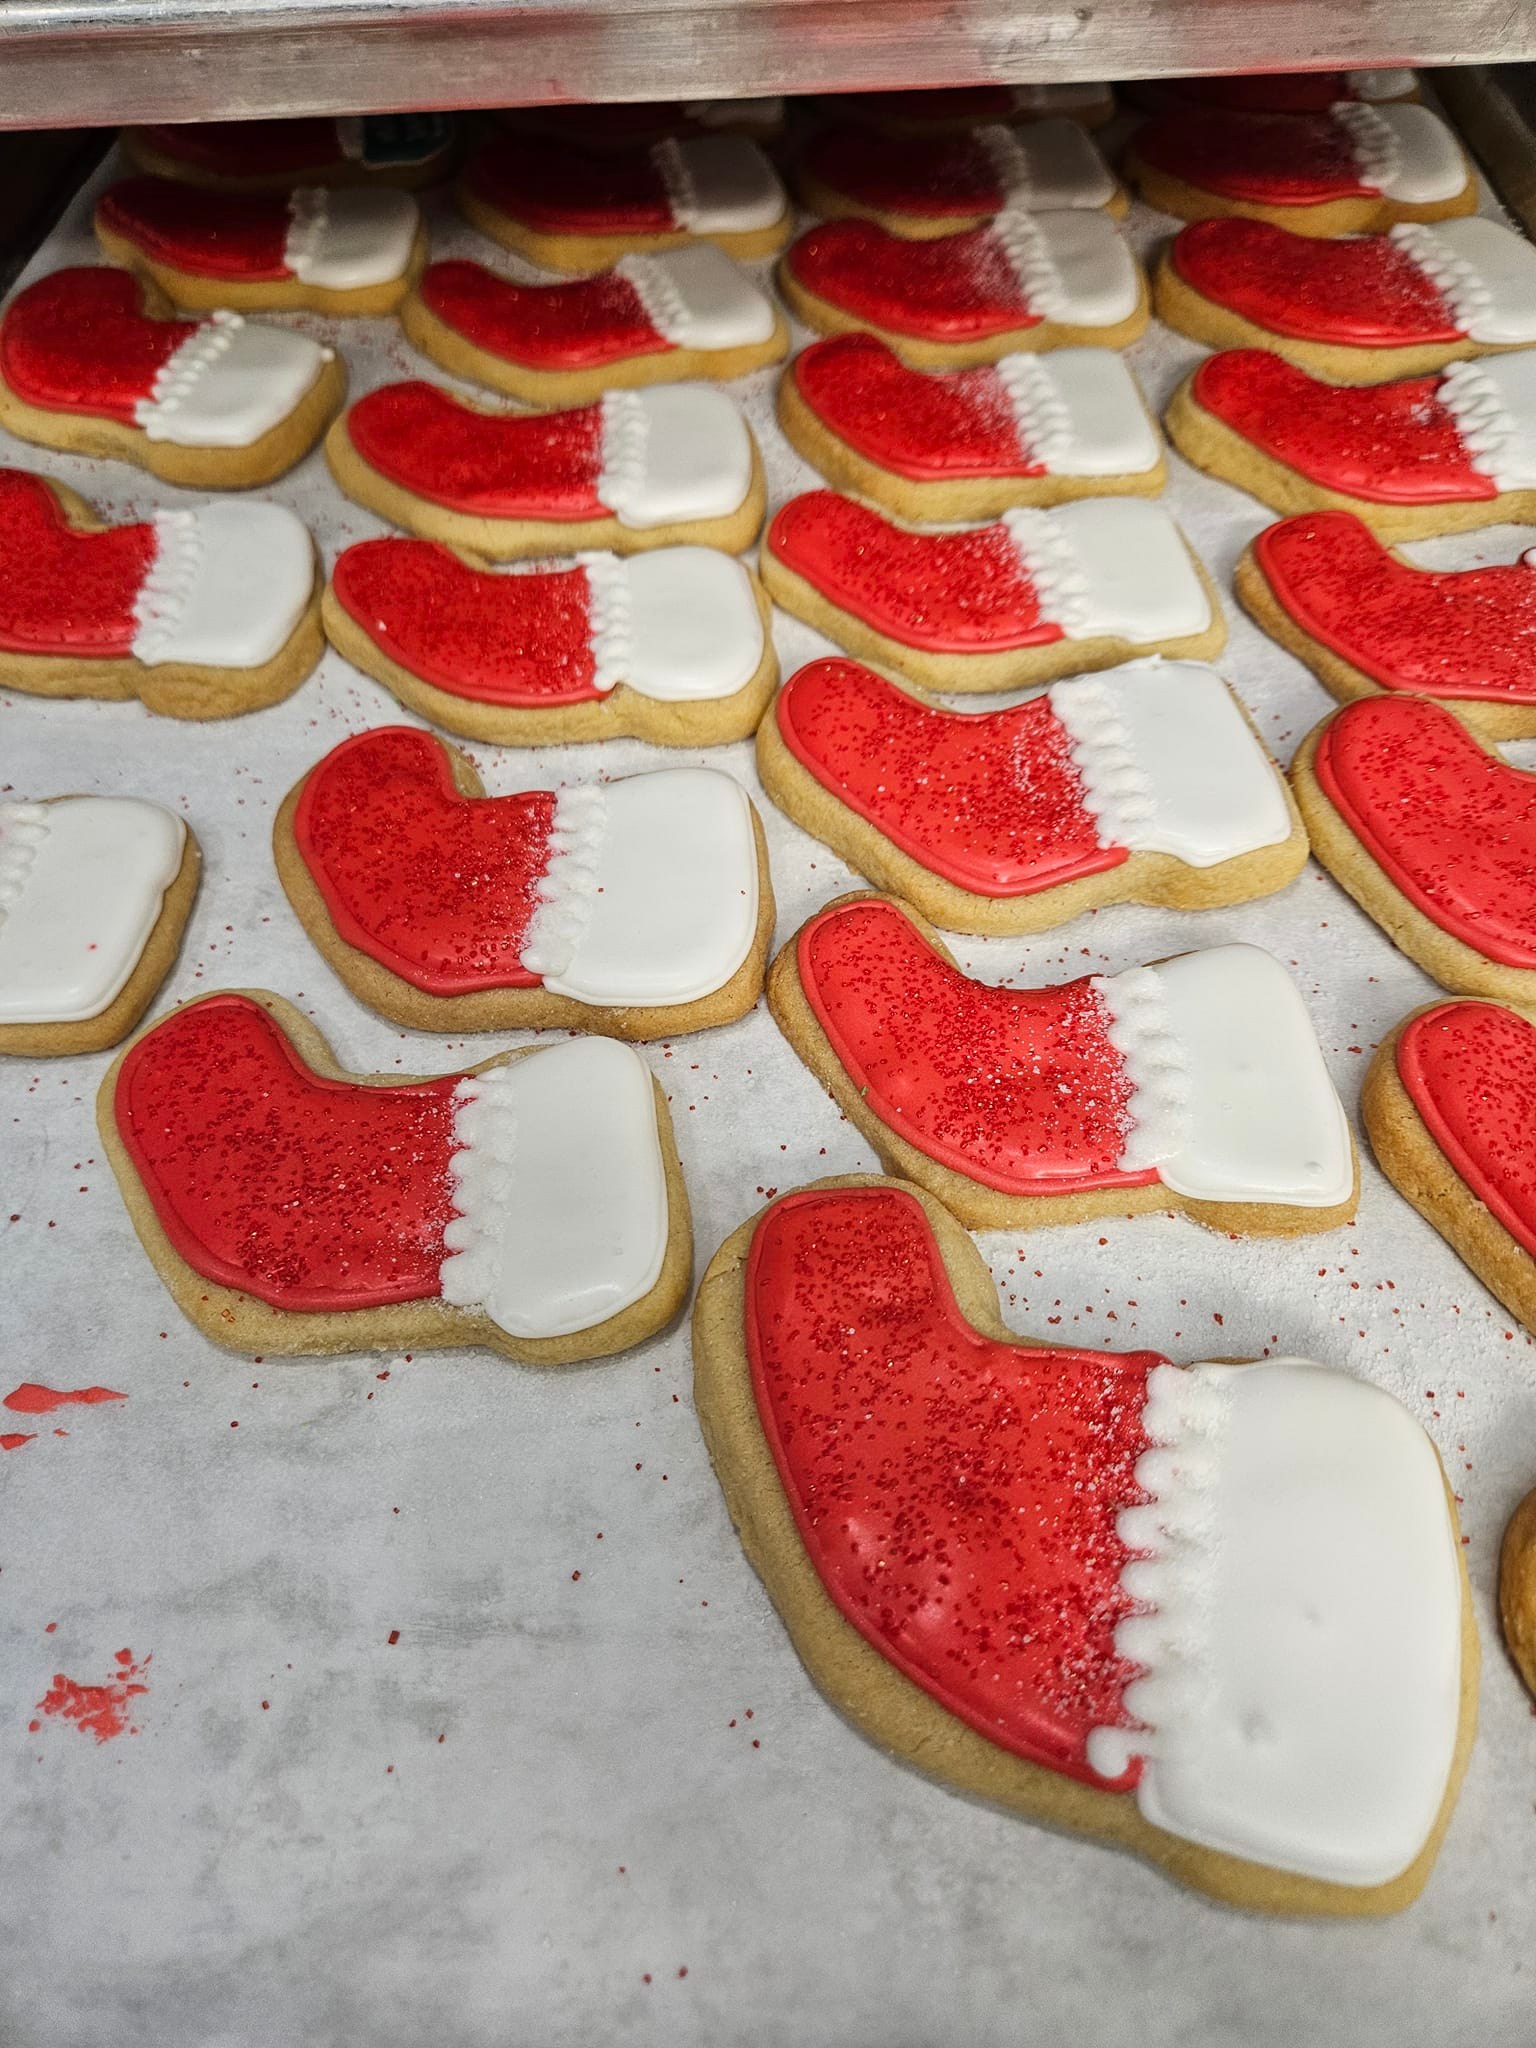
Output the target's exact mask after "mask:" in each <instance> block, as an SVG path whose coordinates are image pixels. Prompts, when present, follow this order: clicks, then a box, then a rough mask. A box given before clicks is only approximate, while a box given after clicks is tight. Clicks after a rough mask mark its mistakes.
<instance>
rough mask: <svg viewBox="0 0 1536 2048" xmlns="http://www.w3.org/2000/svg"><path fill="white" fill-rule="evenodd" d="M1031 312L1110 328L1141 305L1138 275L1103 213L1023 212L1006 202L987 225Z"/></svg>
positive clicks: (1073, 324) (1074, 324) (1069, 323)
mask: <svg viewBox="0 0 1536 2048" xmlns="http://www.w3.org/2000/svg"><path fill="white" fill-rule="evenodd" d="M990 232H991V233H992V234H993V235H995V236H996V237H997V239H998V241H999V242H1000V243H1001V245H1002V249H1003V254H1004V255H1005V256H1006V257H1007V259H1008V263H1009V266H1010V268H1011V269H1012V271H1013V274H1014V276H1015V277H1016V278H1017V279H1018V281H1019V290H1020V291H1021V292H1022V293H1023V295H1024V298H1025V300H1026V301H1027V303H1028V305H1029V307H1030V310H1031V311H1032V312H1034V313H1038V314H1039V315H1040V317H1041V318H1042V319H1043V320H1055V321H1058V322H1061V323H1062V324H1064V325H1066V326H1071V327H1114V326H1117V325H1118V324H1119V322H1120V321H1122V320H1128V319H1129V318H1130V317H1131V315H1132V314H1133V313H1134V312H1135V311H1136V308H1137V306H1138V305H1139V304H1140V303H1141V276H1140V273H1139V271H1138V270H1137V268H1136V259H1135V257H1134V256H1133V255H1132V254H1131V251H1130V248H1129V245H1128V244H1127V243H1126V241H1125V239H1124V237H1123V236H1122V235H1121V234H1120V233H1119V232H1118V230H1117V229H1116V227H1115V224H1114V222H1113V221H1112V220H1111V219H1110V218H1109V216H1108V214H1105V213H1100V212H1097V211H1095V210H1093V209H1091V208H1081V209H1079V210H1077V211H1075V212H1057V213H1028V212H1025V211H1024V210H1023V209H1022V208H1020V207H1018V206H1008V207H1005V208H1004V209H1003V211H1002V212H1001V213H999V214H997V215H996V216H995V217H994V219H993V220H992V222H991V223H990Z"/></svg>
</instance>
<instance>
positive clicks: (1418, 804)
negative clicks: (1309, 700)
mask: <svg viewBox="0 0 1536 2048" xmlns="http://www.w3.org/2000/svg"><path fill="white" fill-rule="evenodd" d="M1315 769H1316V774H1317V779H1318V781H1319V783H1321V785H1322V788H1323V793H1324V794H1325V795H1326V797H1327V798H1328V801H1329V802H1330V803H1331V804H1332V805H1333V807H1334V809H1335V810H1336V811H1337V812H1338V813H1339V815H1340V816H1341V817H1342V818H1343V820H1344V822H1345V824H1346V825H1347V826H1348V827H1349V829H1350V831H1351V832H1353V833H1354V835H1355V837H1356V838H1357V839H1358V840H1359V841H1360V843H1361V845H1362V846H1363V847H1364V849H1365V851H1366V853H1367V854H1368V855H1369V856H1370V858H1371V859H1372V860H1374V861H1375V862H1376V864H1377V865H1378V867H1380V868H1381V869H1382V870H1383V871H1384V872H1385V874H1386V875H1387V877H1388V878H1389V880H1390V881H1391V882H1392V883H1393V884H1394V885H1395V886H1396V887H1397V889H1398V890H1399V891H1400V892H1401V893H1402V894H1403V895H1404V896H1406V897H1407V898H1408V900H1409V902H1410V903H1412V904H1414V905H1415V906H1416V907H1417V908H1418V909H1419V910H1421V911H1422V912H1423V913H1424V915H1425V916H1426V917H1427V918H1429V919H1430V920H1431V921H1432V922H1433V923H1434V924H1436V925H1438V926H1439V927H1440V929H1441V930H1442V931H1445V932H1449V933H1450V934H1451V936H1452V937H1453V938H1457V939H1460V940H1461V941H1462V943H1463V944H1464V945H1468V946H1471V947H1472V948H1474V950H1475V951H1477V952H1479V953H1481V954H1482V955H1483V956H1484V957H1485V958H1486V959H1489V960H1497V961H1498V962H1500V963H1501V965H1503V966H1505V967H1523V968H1532V967H1536V775H1533V774H1528V773H1525V772H1523V771H1522V770H1521V769H1518V768H1511V767H1510V766H1509V765H1508V763H1507V762H1505V761H1502V760H1501V759H1500V758H1499V756H1498V755H1497V754H1495V753H1493V752H1491V751H1488V750H1485V749H1484V748H1483V747H1480V746H1479V745H1478V743H1477V741H1476V740H1475V739H1473V737H1472V735H1471V733H1469V732H1468V730H1467V728H1466V727H1465V726H1464V725H1463V724H1462V723H1461V721H1460V719H1458V718H1456V717H1454V716H1453V715H1452V714H1451V713H1450V712H1449V711H1444V710H1442V709H1441V707H1440V706H1439V705H1438V704H1432V703H1431V702H1430V701H1429V700H1428V699H1427V698H1424V697H1365V698H1362V699H1361V700H1360V701H1359V702H1358V703H1355V704H1347V705H1345V707H1344V709H1343V710H1342V711H1340V712H1338V713H1337V714H1336V716H1335V717H1333V718H1332V719H1331V720H1330V721H1329V723H1328V724H1327V725H1326V726H1325V727H1324V728H1323V734H1322V737H1321V739H1320V740H1319V741H1318V744H1317V754H1316V762H1315Z"/></svg>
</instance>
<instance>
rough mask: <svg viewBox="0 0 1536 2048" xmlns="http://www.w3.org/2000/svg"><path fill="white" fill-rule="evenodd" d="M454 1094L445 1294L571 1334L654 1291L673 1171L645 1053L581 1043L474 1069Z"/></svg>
mask: <svg viewBox="0 0 1536 2048" xmlns="http://www.w3.org/2000/svg"><path fill="white" fill-rule="evenodd" d="M454 1102H455V1105H456V1107H455V1111H454V1119H453V1131H454V1138H455V1141H456V1143H457V1145H458V1147H459V1149H458V1150H457V1151H456V1152H455V1153H454V1155H453V1158H452V1160H451V1162H450V1168H449V1170H450V1173H451V1174H452V1176H453V1180H454V1190H453V1201H454V1206H455V1208H456V1209H457V1210H458V1212H459V1213H458V1215H457V1216H455V1217H454V1218H452V1219H451V1221H450V1222H449V1224H448V1227H447V1229H446V1230H445V1231H444V1232H443V1240H444V1242H445V1244H446V1245H447V1246H448V1250H449V1254H450V1256H449V1257H448V1258H446V1259H445V1260H444V1261H443V1265H442V1275H441V1278H442V1289H443V1299H444V1300H445V1301H447V1302H450V1303H452V1305H453V1306H454V1307H455V1308H478V1309H482V1310H483V1311H484V1312H485V1314H486V1315H488V1316H489V1317H490V1319H491V1321H492V1322H493V1323H495V1324H496V1325H497V1327H498V1328H499V1329H503V1330H505V1331H506V1332H507V1333H508V1334H509V1335H510V1336H513V1337H565V1336H569V1335H571V1334H572V1333H573V1332H574V1331H577V1330H590V1329H592V1328H593V1327H595V1325H597V1324H598V1323H602V1322H606V1321H607V1319H608V1317H610V1316H614V1315H618V1314H619V1313H620V1312H621V1311H622V1310H623V1309H626V1308H631V1307H633V1305H634V1304H635V1303H636V1302H637V1301H640V1300H641V1299H643V1297H644V1296H645V1295H647V1294H649V1293H650V1291H651V1289H652V1288H653V1287H654V1286H655V1285H656V1281H657V1278H658V1276H659V1274H660V1272H661V1266H662V1260H663V1258H664V1257H665V1256H666V1249H667V1235H668V1212H667V1179H666V1169H665V1166H664V1164H663V1161H662V1153H661V1139H660V1136H659V1134H658V1132H657V1129H656V1100H655V1092H654V1089H653V1087H652V1082H651V1074H650V1069H649V1068H648V1067H647V1066H646V1064H645V1062H644V1061H643V1060H642V1059H641V1058H640V1056H639V1054H638V1053H636V1052H634V1051H633V1050H632V1049H631V1048H630V1047H629V1046H627V1045H620V1044H618V1043H617V1042H616V1041H614V1040H613V1039H610V1038H573V1039H569V1040H568V1041H567V1042H566V1043H565V1044H563V1045H551V1046H543V1047H539V1048H538V1049H536V1050H535V1051H533V1052H530V1053H528V1054H526V1055H525V1056H524V1057H523V1058H521V1059H515V1060H513V1061H512V1062H511V1063H510V1064H509V1065H506V1066H500V1067H493V1068H491V1070H490V1071H489V1072H488V1073H484V1074H469V1075H466V1076H465V1078H464V1079H463V1080H462V1081H461V1082H460V1083H459V1085H458V1087H457V1089H456V1090H455V1091H454Z"/></svg>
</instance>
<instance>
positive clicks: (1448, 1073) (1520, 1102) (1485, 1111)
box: [1397, 1003, 1536, 1258]
mask: <svg viewBox="0 0 1536 2048" xmlns="http://www.w3.org/2000/svg"><path fill="white" fill-rule="evenodd" d="M1397 1072H1398V1078H1399V1079H1400V1080H1401V1082H1402V1084H1403V1086H1404V1087H1405V1088H1406V1089H1407V1091H1408V1093H1409V1095H1410V1096H1411V1098H1412V1100H1413V1106H1414V1108H1415V1109H1416V1110H1417V1111H1418V1112H1419V1115H1420V1116H1421V1117H1422V1118H1423V1120H1424V1122H1425V1123H1426V1124H1427V1125H1428V1126H1429V1132H1430V1136H1431V1137H1432V1138H1433V1139H1434V1141H1435V1143H1436V1144H1437V1145H1438V1146H1439V1147H1440V1150H1441V1151H1442V1152H1443V1153H1444V1154H1445V1156H1446V1158H1447V1159H1448V1160H1449V1161H1450V1162H1451V1165H1452V1167H1453V1168H1454V1169H1455V1171H1456V1172H1457V1173H1458V1174H1459V1175H1460V1176H1461V1178H1462V1179H1463V1180H1464V1181H1465V1182H1466V1184H1467V1186H1468V1187H1469V1188H1470V1189H1471V1190H1472V1192H1473V1194H1474V1195H1476V1196H1477V1198H1478V1200H1479V1201H1480V1202H1483V1203H1484V1204H1486V1206H1487V1207H1488V1208H1489V1209H1491V1210H1492V1211H1493V1213H1494V1215H1495V1216H1496V1217H1497V1218H1498V1220H1499V1222H1500V1223H1502V1224H1503V1226H1504V1228H1505V1229H1506V1230H1507V1231H1508V1232H1509V1234H1510V1236H1511V1237H1513V1238H1514V1239H1515V1240H1516V1242H1517V1243H1519V1244H1520V1245H1522V1246H1523V1247H1524V1248H1525V1250H1526V1251H1527V1252H1529V1253H1530V1254H1531V1255H1532V1257H1533V1258H1536V1028H1533V1027H1532V1025H1531V1023H1530V1021H1529V1019H1527V1018H1525V1017H1522V1016H1521V1015H1520V1014H1519V1013H1518V1012H1517V1011H1515V1010H1506V1009H1504V1008H1502V1007H1501V1006H1500V1005H1499V1004H1497V1003H1437V1004H1436V1005H1435V1007H1434V1008H1433V1009H1432V1010H1426V1011H1425V1012H1424V1013H1423V1015H1422V1016H1419V1017H1414V1018H1412V1019H1411V1020H1410V1021H1409V1022H1408V1023H1407V1024H1405V1025H1404V1027H1403V1031H1402V1035H1401V1037H1400V1038H1399V1039H1398V1041H1397Z"/></svg>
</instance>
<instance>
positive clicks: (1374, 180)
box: [1332, 100, 1472, 206]
mask: <svg viewBox="0 0 1536 2048" xmlns="http://www.w3.org/2000/svg"><path fill="white" fill-rule="evenodd" d="M1332 111H1333V117H1334V119H1335V120H1336V121H1338V122H1340V123H1341V124H1342V126H1344V127H1345V128H1347V129H1348V130H1349V133H1350V137H1351V140H1352V143H1353V146H1354V152H1355V161H1356V163H1357V164H1358V165H1359V167H1360V178H1361V182H1362V183H1363V184H1368V185H1372V186H1374V187H1375V189H1376V190H1377V191H1378V192H1380V193H1381V194H1382V196H1383V197H1384V198H1387V199H1396V200H1398V201H1400V202H1401V203H1402V204H1403V205H1405V206H1429V205H1433V204H1434V203H1435V202H1437V201H1439V200H1442V199H1454V198H1455V197H1456V195H1457V194H1458V193H1459V192H1463V191H1465V190H1466V186H1467V180H1468V179H1469V178H1470V176H1471V175H1472V174H1471V171H1470V170H1469V169H1468V166H1467V160H1466V158H1465V157H1464V156H1463V155H1462V152H1461V144H1460V143H1459V142H1458V141H1457V140H1456V137H1455V136H1454V135H1453V134H1452V132H1451V130H1450V129H1449V128H1448V127H1447V126H1446V124H1445V123H1444V121H1442V120H1441V118H1440V116H1439V115H1438V114H1434V113H1431V112H1430V110H1429V108H1428V107H1421V106H1418V105H1416V104H1413V103H1407V102H1405V103H1403V104H1394V105H1391V106H1366V105H1365V104H1364V103H1363V102H1360V101H1355V100H1344V101H1341V102H1340V103H1339V104H1338V105H1337V106H1335V107H1334V108H1333V110H1332Z"/></svg>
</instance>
